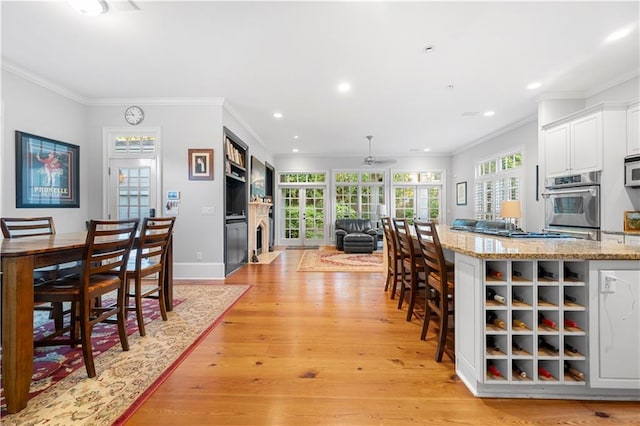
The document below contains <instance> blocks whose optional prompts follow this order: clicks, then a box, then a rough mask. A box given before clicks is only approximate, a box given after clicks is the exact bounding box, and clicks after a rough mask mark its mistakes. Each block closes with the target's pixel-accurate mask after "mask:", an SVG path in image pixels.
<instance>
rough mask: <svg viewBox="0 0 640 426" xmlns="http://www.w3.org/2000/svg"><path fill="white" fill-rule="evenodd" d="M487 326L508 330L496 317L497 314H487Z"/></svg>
mask: <svg viewBox="0 0 640 426" xmlns="http://www.w3.org/2000/svg"><path fill="white" fill-rule="evenodd" d="M487 324H491V325H495V326H496V327H499V328H502V329H504V328H506V327H505V324H504V321H502V320H501V319H500V318H498V315H496V313H495V312H487Z"/></svg>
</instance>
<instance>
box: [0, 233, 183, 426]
mask: <svg viewBox="0 0 640 426" xmlns="http://www.w3.org/2000/svg"><path fill="white" fill-rule="evenodd" d="M86 238H87V233H86V232H73V233H61V234H53V235H46V236H34V237H23V238H14V239H4V240H2V249H1V251H0V255H1V257H2V382H3V387H4V397H5V401H6V404H7V412H8V413H17V412H18V411H20V410H22V409H24V408H25V407H26V406H27V402H28V400H29V387H30V384H31V376H32V374H33V354H34V352H33V283H34V281H33V271H34V269H36V268H41V267H45V266H51V265H57V264H61V263H67V262H73V261H76V260H81V259H82V254H83V250H84V247H85V245H86ZM134 246H135V243H134ZM172 264H173V250H172V241H171V239H170V240H169V247H168V253H167V259H166V265H165V268H166V269H165V280H164V283H163V285H164V295H165V303H166V307H167V310H168V311H171V310H173V267H172Z"/></svg>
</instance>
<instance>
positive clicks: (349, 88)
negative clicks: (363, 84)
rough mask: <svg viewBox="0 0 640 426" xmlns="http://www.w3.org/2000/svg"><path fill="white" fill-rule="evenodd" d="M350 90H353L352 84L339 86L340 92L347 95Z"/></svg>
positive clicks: (344, 83) (345, 83)
mask: <svg viewBox="0 0 640 426" xmlns="http://www.w3.org/2000/svg"><path fill="white" fill-rule="evenodd" d="M349 90H351V84H349V83H347V82H346V81H345V82H343V83H340V84H338V92H342V93H346V92H348V91H349Z"/></svg>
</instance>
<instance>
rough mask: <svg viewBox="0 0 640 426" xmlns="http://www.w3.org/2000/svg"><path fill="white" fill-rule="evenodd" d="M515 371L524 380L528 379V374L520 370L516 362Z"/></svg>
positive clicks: (514, 364)
mask: <svg viewBox="0 0 640 426" xmlns="http://www.w3.org/2000/svg"><path fill="white" fill-rule="evenodd" d="M513 371H515V372H516V374H517V375H518V376H520V377H522V378H523V379H526V378H527V373H525V372H524V370H523V369H522V368H520V367H519V366H518V364H516V363H515V362H514V363H513Z"/></svg>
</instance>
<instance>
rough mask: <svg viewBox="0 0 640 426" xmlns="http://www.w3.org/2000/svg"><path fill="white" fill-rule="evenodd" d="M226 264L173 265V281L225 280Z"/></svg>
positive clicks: (196, 263)
mask: <svg viewBox="0 0 640 426" xmlns="http://www.w3.org/2000/svg"><path fill="white" fill-rule="evenodd" d="M224 277H225V275H224V263H203V262H195V263H176V262H174V263H173V279H176V280H223V279H224Z"/></svg>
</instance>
